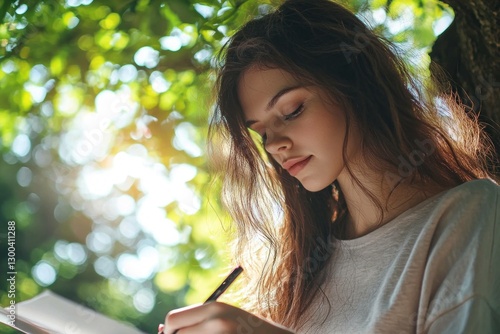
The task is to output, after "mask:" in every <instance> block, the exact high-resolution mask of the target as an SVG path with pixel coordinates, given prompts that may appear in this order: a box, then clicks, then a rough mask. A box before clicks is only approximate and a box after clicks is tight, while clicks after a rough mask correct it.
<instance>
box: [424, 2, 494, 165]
mask: <svg viewBox="0 0 500 334" xmlns="http://www.w3.org/2000/svg"><path fill="white" fill-rule="evenodd" d="M441 1H442V2H444V3H446V4H448V5H450V6H451V7H452V8H453V10H454V12H455V19H454V21H453V23H452V24H451V25H450V26H449V27H448V29H447V30H446V31H445V32H444V33H443V34H441V35H440V36H439V37H438V39H437V40H436V42H435V44H434V46H433V48H432V52H431V54H430V56H431V59H432V60H433V61H434V62H436V63H437V64H438V65H440V66H441V68H443V69H444V70H445V72H447V74H448V76H449V78H448V79H449V80H450V81H451V86H452V87H451V88H452V89H453V91H455V92H456V93H458V95H459V97H460V99H461V100H462V102H463V103H465V104H466V105H468V106H470V107H471V108H472V110H473V111H474V112H476V113H478V114H479V119H480V121H481V122H483V123H484V124H485V126H486V128H485V130H486V132H487V133H488V135H489V136H490V138H491V140H492V141H493V143H494V145H495V149H496V152H497V155H500V135H499V133H500V131H499V128H500V126H499V124H500V107H499V102H498V99H499V97H500V40H499V36H500V27H499V19H500V1H498V0H441ZM496 163H498V160H497V161H496Z"/></svg>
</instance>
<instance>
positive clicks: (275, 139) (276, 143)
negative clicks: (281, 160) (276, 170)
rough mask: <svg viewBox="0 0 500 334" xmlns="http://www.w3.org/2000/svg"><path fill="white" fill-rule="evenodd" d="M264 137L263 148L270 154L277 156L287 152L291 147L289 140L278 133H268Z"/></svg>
mask: <svg viewBox="0 0 500 334" xmlns="http://www.w3.org/2000/svg"><path fill="white" fill-rule="evenodd" d="M266 136H267V137H266V143H265V145H264V147H265V149H266V151H267V152H269V153H270V154H278V153H281V152H283V151H286V150H289V149H290V148H291V147H292V141H291V140H290V138H288V137H287V136H284V135H281V134H280V133H278V132H270V133H268V134H267V135H266Z"/></svg>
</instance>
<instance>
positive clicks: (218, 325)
mask: <svg viewBox="0 0 500 334" xmlns="http://www.w3.org/2000/svg"><path fill="white" fill-rule="evenodd" d="M201 333H203V334H205V333H210V334H234V333H237V325H236V323H235V322H234V321H233V320H232V319H228V318H212V319H208V320H206V321H203V322H201V323H198V324H196V325H194V326H190V327H185V328H181V329H180V330H179V331H177V334H201Z"/></svg>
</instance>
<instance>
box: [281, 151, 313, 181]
mask: <svg viewBox="0 0 500 334" xmlns="http://www.w3.org/2000/svg"><path fill="white" fill-rule="evenodd" d="M311 158H312V155H310V156H307V157H298V158H291V159H288V160H286V161H285V162H284V163H283V168H284V169H286V170H287V171H288V173H289V174H290V175H291V176H295V175H297V174H298V173H299V172H300V171H301V170H302V168H304V167H305V166H306V165H307V163H308V162H309V160H311Z"/></svg>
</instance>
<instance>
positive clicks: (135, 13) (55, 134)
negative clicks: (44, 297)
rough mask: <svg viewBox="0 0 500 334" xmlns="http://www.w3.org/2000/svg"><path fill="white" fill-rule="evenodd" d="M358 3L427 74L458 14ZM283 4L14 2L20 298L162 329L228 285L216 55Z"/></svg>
mask: <svg viewBox="0 0 500 334" xmlns="http://www.w3.org/2000/svg"><path fill="white" fill-rule="evenodd" d="M345 2H346V4H347V5H349V6H350V7H351V8H352V9H353V10H355V11H357V12H358V14H359V15H360V17H363V18H364V19H365V20H367V21H368V22H369V23H370V24H372V26H373V27H374V28H375V29H377V30H379V31H381V32H382V33H383V34H385V35H386V36H387V37H388V38H390V39H392V40H394V41H396V42H399V44H400V45H401V46H403V47H405V48H409V46H411V47H412V48H417V49H420V50H422V51H421V52H420V53H419V55H420V56H419V59H420V61H424V64H425V59H426V58H425V57H426V52H427V51H428V48H429V45H431V43H432V42H433V40H434V38H435V33H434V30H433V24H435V22H436V20H437V19H438V18H440V17H442V16H443V15H444V13H448V12H449V11H448V9H446V8H445V7H443V6H442V5H441V4H439V3H437V2H431V1H416V0H415V1H414V0H394V1H379V0H373V1H371V2H368V3H367V2H366V1H345ZM272 5H275V1H256V0H248V1H244V0H229V1H223V0H220V1H218V0H205V1H188V0H168V1H166V0H163V1H153V0H132V1H121V0H106V1H105V0H94V1H92V0H66V1H30V2H21V1H15V2H9V1H5V2H4V3H3V5H2V6H0V17H1V18H2V19H3V20H2V24H0V43H1V46H2V47H1V49H0V152H1V154H2V158H3V162H2V163H1V164H0V219H1V222H2V223H1V224H2V225H1V226H2V231H0V241H1V244H2V247H4V245H5V242H4V241H5V240H6V231H7V230H6V222H8V221H10V220H13V221H15V222H16V270H17V272H18V275H17V281H16V284H17V296H16V298H17V301H21V300H25V299H27V298H30V297H33V296H34V295H36V294H38V293H40V291H41V290H42V289H44V288H46V287H47V288H50V289H52V290H54V291H55V292H57V293H60V294H62V295H64V296H66V297H68V298H70V299H73V300H76V301H78V302H80V303H84V304H86V305H89V306H91V307H93V308H95V309H97V310H98V311H100V312H102V313H105V314H108V315H110V316H112V317H115V318H119V319H123V320H126V321H129V322H130V323H133V324H134V325H135V326H137V327H139V328H141V329H142V330H144V331H147V332H154V330H155V327H156V326H157V324H158V322H160V321H162V319H163V317H164V315H165V313H166V312H167V311H168V310H170V309H172V308H175V307H179V306H182V305H185V304H188V303H193V302H200V301H201V300H203V299H204V298H205V297H206V295H207V294H208V292H209V290H211V289H212V288H213V287H214V286H215V285H216V284H217V283H218V282H219V279H220V277H221V275H222V274H223V273H225V272H226V271H227V266H228V265H229V263H230V256H228V254H226V253H225V252H227V251H228V249H227V247H226V245H227V238H228V236H227V234H226V233H225V232H224V230H223V228H222V226H221V225H223V224H225V223H228V222H229V220H228V218H227V217H226V216H225V214H224V213H223V211H222V210H221V207H220V205H219V203H218V200H217V189H218V185H217V184H212V182H211V178H210V174H209V171H208V169H207V165H206V159H205V158H206V156H205V149H204V140H205V136H206V132H207V119H208V117H209V111H210V109H211V108H212V105H211V101H210V94H211V91H212V85H213V73H212V71H211V70H212V65H213V64H212V63H211V59H212V58H213V56H214V55H215V54H216V52H217V50H218V49H220V47H221V45H223V43H224V42H225V41H226V40H227V37H228V36H230V35H231V34H232V33H233V32H234V30H235V29H237V28H238V27H239V26H241V25H242V24H243V22H246V21H247V20H248V19H250V18H252V17H255V16H257V15H262V14H263V13H265V12H267V11H269V10H270V9H271V8H272ZM408 20H409V21H411V22H410V24H408V22H407V21H408ZM422 59H423V60H422ZM2 252H4V253H2V254H6V252H5V250H4V249H2ZM0 266H1V267H2V268H6V267H7V262H6V259H5V257H4V256H2V260H1V261H0ZM2 270H3V269H2ZM5 284H6V283H5V280H2V283H1V284H0V296H2V297H0V304H2V305H6V304H7V303H8V299H7V297H6V294H5V293H4V292H5V291H6V286H5Z"/></svg>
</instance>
